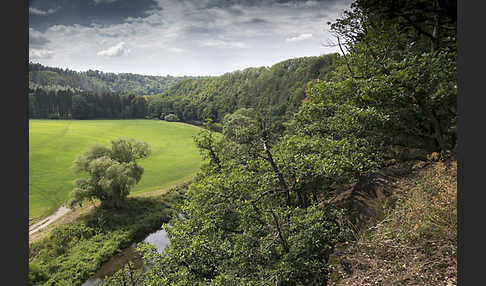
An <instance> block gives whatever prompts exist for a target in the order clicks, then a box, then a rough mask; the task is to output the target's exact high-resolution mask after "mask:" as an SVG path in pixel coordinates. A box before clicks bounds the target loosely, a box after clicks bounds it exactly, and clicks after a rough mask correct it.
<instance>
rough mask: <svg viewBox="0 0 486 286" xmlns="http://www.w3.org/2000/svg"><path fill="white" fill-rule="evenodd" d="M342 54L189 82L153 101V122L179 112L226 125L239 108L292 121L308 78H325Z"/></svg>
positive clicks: (188, 118)
mask: <svg viewBox="0 0 486 286" xmlns="http://www.w3.org/2000/svg"><path fill="white" fill-rule="evenodd" d="M337 58H338V54H328V55H322V56H317V57H301V58H294V59H289V60H286V61H282V62H279V63H277V64H275V65H273V66H272V67H270V68H268V67H259V68H248V69H245V70H241V71H240V70H239V71H235V72H231V73H226V74H224V75H222V76H216V77H208V78H203V79H188V80H184V81H181V82H179V83H177V84H176V85H174V86H172V87H170V88H169V89H168V90H167V91H166V92H164V93H162V94H160V95H156V96H152V97H150V98H149V104H148V112H149V116H150V117H152V118H163V117H164V116H166V115H167V114H175V115H177V117H178V118H179V119H180V120H182V121H186V122H194V121H195V122H203V121H205V120H206V119H211V120H213V121H214V122H222V120H223V118H224V116H225V115H226V114H229V113H232V112H234V111H236V110H237V109H239V108H250V107H251V108H257V109H262V108H264V109H265V110H266V111H268V112H269V113H271V114H272V117H274V118H275V119H276V120H280V121H282V120H283V119H284V118H290V115H291V114H293V113H294V112H295V111H296V110H297V109H298V107H299V105H300V104H301V102H302V100H304V98H305V86H306V83H307V82H308V81H309V80H313V79H321V80H323V79H325V78H326V75H327V74H328V73H329V72H330V71H332V70H333V63H334V62H335V61H336V60H337Z"/></svg>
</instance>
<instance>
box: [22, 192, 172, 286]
mask: <svg viewBox="0 0 486 286" xmlns="http://www.w3.org/2000/svg"><path fill="white" fill-rule="evenodd" d="M181 189H182V188H181V187H179V188H173V189H171V190H169V191H167V192H166V193H164V194H161V195H158V196H154V197H130V198H129V199H127V204H126V205H125V206H124V207H123V208H122V209H120V210H117V211H110V210H102V209H99V208H96V207H95V205H92V206H90V207H88V208H84V209H83V210H82V211H79V212H78V213H76V214H74V213H68V215H67V216H70V219H72V221H70V222H66V223H64V224H61V225H54V224H52V225H51V226H49V227H48V228H51V227H52V228H53V229H52V230H51V231H50V232H49V235H44V236H43V237H40V238H38V239H37V240H36V241H34V242H32V243H30V247H29V268H30V273H29V276H30V280H31V282H32V284H33V285H65V284H66V285H81V284H82V283H83V282H84V281H85V280H86V279H88V278H89V277H91V276H93V275H94V274H95V273H96V271H97V270H99V268H100V267H101V265H102V264H103V263H104V262H106V261H108V260H109V259H110V258H111V257H113V256H114V255H116V254H118V253H120V252H121V251H122V250H123V249H125V248H127V247H129V246H130V245H131V244H132V243H133V242H134V241H140V240H142V239H143V238H144V237H145V236H146V235H148V234H150V233H152V232H154V231H156V230H157V229H160V227H161V225H162V224H163V223H166V222H168V221H169V220H170V218H171V217H172V216H173V215H176V214H177V212H178V210H177V205H178V203H179V202H180V201H181V200H182V196H181ZM67 219H68V218H67V217H63V218H61V219H60V220H67ZM58 222H60V221H58Z"/></svg>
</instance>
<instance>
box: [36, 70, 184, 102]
mask: <svg viewBox="0 0 486 286" xmlns="http://www.w3.org/2000/svg"><path fill="white" fill-rule="evenodd" d="M188 78H193V77H189V76H178V77H176V76H170V75H167V76H148V75H139V74H132V73H120V74H115V73H104V72H101V71H97V70H94V71H93V70H88V71H86V72H77V71H72V70H69V69H61V68H54V67H47V66H43V65H41V64H36V63H29V88H31V89H36V88H43V89H55V90H57V89H76V90H82V91H94V92H118V93H119V92H130V93H133V94H136V95H151V94H157V93H161V92H163V91H165V90H167V89H168V88H169V87H170V86H172V85H174V84H176V83H178V82H179V81H182V80H184V79H188Z"/></svg>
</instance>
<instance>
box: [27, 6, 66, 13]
mask: <svg viewBox="0 0 486 286" xmlns="http://www.w3.org/2000/svg"><path fill="white" fill-rule="evenodd" d="M59 8H60V7H57V8H55V9H54V8H50V9H48V10H46V11H44V10H41V9H38V8H34V7H29V14H33V15H48V14H52V13H54V12H56V11H57V10H59Z"/></svg>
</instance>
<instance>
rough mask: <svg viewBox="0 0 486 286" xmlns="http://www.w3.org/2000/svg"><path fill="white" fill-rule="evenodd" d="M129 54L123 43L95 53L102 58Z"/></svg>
mask: <svg viewBox="0 0 486 286" xmlns="http://www.w3.org/2000/svg"><path fill="white" fill-rule="evenodd" d="M129 53H130V50H129V49H128V48H126V47H125V43H124V42H120V43H118V44H116V45H114V46H113V47H109V48H108V49H106V50H103V51H99V52H98V53H96V55H97V56H102V57H119V56H123V55H128V54H129Z"/></svg>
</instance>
